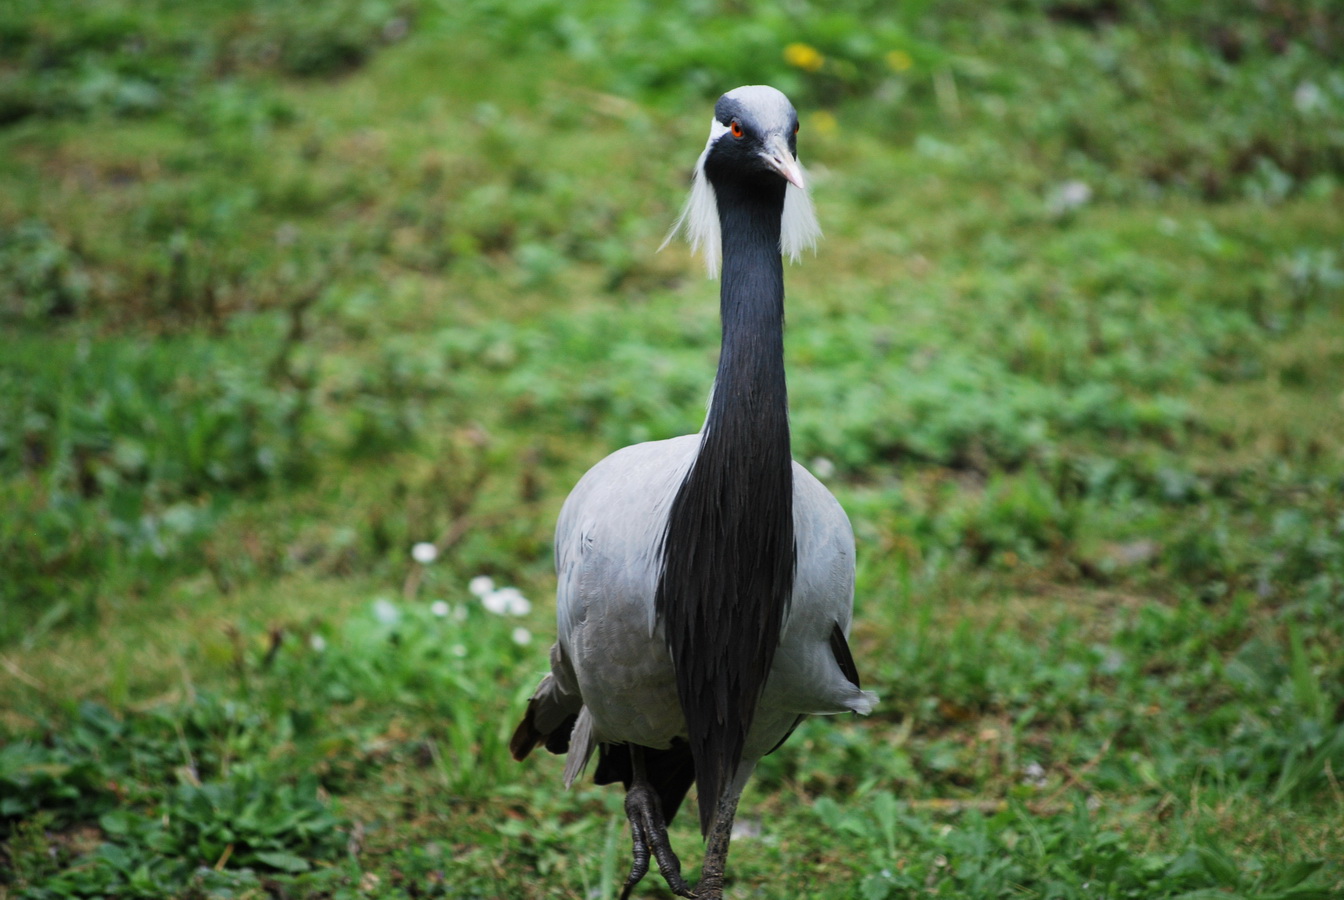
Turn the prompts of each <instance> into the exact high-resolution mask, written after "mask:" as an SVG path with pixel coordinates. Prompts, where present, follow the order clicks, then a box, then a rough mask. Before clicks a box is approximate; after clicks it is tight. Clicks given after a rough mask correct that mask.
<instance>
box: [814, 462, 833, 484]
mask: <svg viewBox="0 0 1344 900" xmlns="http://www.w3.org/2000/svg"><path fill="white" fill-rule="evenodd" d="M812 474H813V475H815V476H817V477H818V478H820V479H821V480H822V481H825V480H826V479H828V478H830V477H831V476H832V475H834V474H835V463H833V462H831V461H830V460H829V459H827V458H826V457H824V456H818V457H817V458H816V459H814V460H812Z"/></svg>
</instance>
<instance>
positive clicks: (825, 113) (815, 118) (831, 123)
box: [807, 109, 839, 137]
mask: <svg viewBox="0 0 1344 900" xmlns="http://www.w3.org/2000/svg"><path fill="white" fill-rule="evenodd" d="M807 124H808V125H810V126H811V127H812V130H814V131H816V132H817V134H822V135H826V136H827V137H829V136H830V135H832V134H835V131H836V129H837V128H838V127H839V125H838V123H837V122H836V121H835V113H833V112H831V111H830V110H827V109H819V110H817V111H816V112H814V113H812V115H811V116H809V117H808V123H807Z"/></svg>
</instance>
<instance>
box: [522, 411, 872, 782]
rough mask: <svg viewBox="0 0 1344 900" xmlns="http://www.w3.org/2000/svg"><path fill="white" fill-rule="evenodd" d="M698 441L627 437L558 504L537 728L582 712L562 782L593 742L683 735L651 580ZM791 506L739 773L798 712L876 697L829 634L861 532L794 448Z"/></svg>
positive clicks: (864, 708)
mask: <svg viewBox="0 0 1344 900" xmlns="http://www.w3.org/2000/svg"><path fill="white" fill-rule="evenodd" d="M699 443H700V436H699V435H685V436H683V437H679V438H672V439H671V440H666V441H651V442H648V443H644V444H636V445H634V446H632V447H626V448H624V449H622V450H618V451H616V452H615V453H613V454H611V455H610V456H608V457H607V458H605V459H603V460H602V461H601V462H599V463H598V464H597V465H595V466H594V467H593V468H592V469H590V470H589V471H588V473H587V474H586V475H584V477H583V478H582V480H580V481H579V483H578V485H576V486H575V488H574V490H573V491H572V492H571V493H570V495H569V498H568V499H567V500H566V501H565V505H564V508H563V509H562V510H561V512H560V520H559V523H558V525H557V526H556V535H555V559H556V575H557V578H558V582H559V583H558V587H557V592H556V604H557V620H558V625H559V634H558V643H557V645H556V648H555V649H554V650H552V672H551V674H550V675H548V676H546V678H545V679H543V681H542V683H541V685H540V687H538V689H537V692H536V695H535V698H534V699H535V701H536V702H537V704H538V706H537V710H536V713H537V722H538V726H539V727H540V729H541V730H542V731H548V730H550V729H552V728H554V727H555V725H556V724H557V723H559V722H560V721H562V720H563V719H565V718H566V717H567V716H569V715H573V714H576V713H581V715H580V717H579V722H578V724H577V725H576V726H575V730H574V736H573V739H572V741H571V744H570V749H569V759H568V764H567V765H566V768H565V778H566V783H569V782H572V781H573V779H574V778H575V777H576V776H577V775H578V774H579V773H580V772H581V771H582V767H583V765H584V764H585V763H586V762H587V759H588V756H589V755H590V754H591V753H592V750H593V748H594V746H595V744H596V743H597V742H603V743H631V744H640V745H643V746H646V747H655V748H665V747H667V746H669V745H670V743H671V742H672V740H673V739H674V738H684V737H685V736H686V721H685V718H684V717H683V715H682V711H681V707H680V704H679V703H678V700H677V685H676V680H675V677H674V673H673V668H672V658H671V655H670V654H669V653H668V650H667V644H666V641H665V638H664V636H663V634H662V629H661V627H660V625H659V623H658V622H657V621H656V618H655V616H654V591H655V588H656V586H657V583H658V566H659V558H660V557H659V554H660V547H661V540H662V534H663V529H664V528H665V526H666V523H667V515H668V509H669V507H670V505H671V503H672V498H673V497H674V495H675V494H676V491H677V488H678V487H679V486H680V484H681V482H682V480H683V479H684V478H685V476H686V472H687V470H688V469H689V467H690V465H691V462H692V461H693V459H694V458H695V453H696V450H697V448H698V447H699ZM793 515H794V522H795V532H794V533H795V534H796V535H797V570H796V576H795V581H794V589H793V596H792V599H791V601H790V604H789V609H788V614H787V617H786V619H785V624H784V630H783V633H782V635H781V637H780V644H779V650H778V651H777V652H776V655H775V660H774V665H773V667H772V669H771V671H770V675H769V678H768V679H767V681H766V685H765V691H764V693H763V694H762V696H761V700H760V703H759V705H758V707H757V711H756V717H755V720H754V721H753V723H752V726H751V730H750V732H749V734H748V739H747V745H746V747H745V748H744V751H743V760H742V761H743V765H742V769H741V770H740V771H739V773H738V780H740V781H742V782H745V779H746V777H747V776H748V775H749V774H750V772H751V768H752V767H753V766H754V764H755V762H756V760H758V759H760V758H761V757H762V756H764V755H765V754H766V753H768V752H770V751H771V750H772V749H774V748H775V747H776V746H778V745H779V743H780V742H781V741H782V740H784V738H786V737H787V736H788V734H789V732H790V731H792V730H793V728H794V727H796V725H797V723H798V720H799V718H800V717H801V716H804V715H828V714H834V713H841V712H849V711H854V712H860V713H867V712H869V711H870V710H871V709H872V706H873V703H874V700H875V697H874V695H873V694H872V693H871V692H869V691H861V690H859V689H858V688H857V687H855V686H854V685H853V684H851V683H850V681H849V680H848V679H847V678H846V677H845V675H844V673H843V672H842V671H841V669H840V667H839V665H838V664H837V662H836V658H835V654H834V651H833V650H832V647H831V644H830V635H831V631H832V629H833V627H834V626H835V625H836V624H839V626H840V628H841V629H842V630H843V631H844V632H845V634H846V635H848V633H849V626H850V620H851V616H852V610H853V597H854V534H853V531H852V529H851V528H850V524H849V519H848V517H847V516H846V515H845V512H844V510H843V509H842V508H841V507H840V504H839V503H838V502H837V501H836V500H835V498H834V497H833V496H831V493H830V491H828V490H827V489H826V488H825V487H824V486H823V485H822V484H821V482H820V481H818V480H817V479H816V478H815V477H813V476H812V474H811V473H809V472H808V471H807V470H806V469H804V468H803V467H802V466H800V465H799V464H798V463H796V462H795V463H794V464H793Z"/></svg>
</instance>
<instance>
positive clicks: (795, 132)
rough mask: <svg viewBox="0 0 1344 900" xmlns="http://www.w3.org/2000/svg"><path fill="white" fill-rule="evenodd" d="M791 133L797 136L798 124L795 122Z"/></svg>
mask: <svg viewBox="0 0 1344 900" xmlns="http://www.w3.org/2000/svg"><path fill="white" fill-rule="evenodd" d="M793 133H794V134H797V133H798V123H797V122H794V123H793Z"/></svg>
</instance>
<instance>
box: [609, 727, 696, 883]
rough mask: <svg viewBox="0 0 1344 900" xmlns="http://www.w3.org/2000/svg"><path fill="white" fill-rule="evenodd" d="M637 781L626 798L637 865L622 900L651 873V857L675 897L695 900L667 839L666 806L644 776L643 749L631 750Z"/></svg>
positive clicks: (633, 867)
mask: <svg viewBox="0 0 1344 900" xmlns="http://www.w3.org/2000/svg"><path fill="white" fill-rule="evenodd" d="M630 756H631V761H632V762H633V766H632V770H633V777H632V778H631V782H630V788H629V790H627V791H626V794H625V816H626V818H627V819H629V820H630V840H631V843H632V844H633V851H632V856H633V861H632V863H631V866H630V874H629V875H627V876H626V878H625V886H624V887H623V888H622V889H621V900H629V897H630V892H631V891H632V890H634V887H635V885H637V884H639V882H640V879H642V878H643V877H644V876H645V875H647V874H648V872H649V857H650V855H652V857H653V858H654V859H656V860H658V871H659V872H660V873H662V876H663V880H664V881H666V882H667V886H668V887H669V888H670V889H671V890H672V893H674V894H676V895H677V896H678V897H686V898H688V900H694V898H695V893H694V892H693V891H692V890H691V886H690V885H689V884H687V883H686V880H685V879H684V878H682V877H681V860H679V859H677V854H676V853H675V852H673V850H672V843H671V841H669V840H668V837H667V820H666V819H664V818H663V805H662V803H661V802H660V801H659V800H658V793H657V791H655V790H654V789H653V787H652V786H651V785H650V784H649V782H648V778H647V776H646V775H645V772H644V754H643V750H642V748H640V747H635V746H631V748H630Z"/></svg>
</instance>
